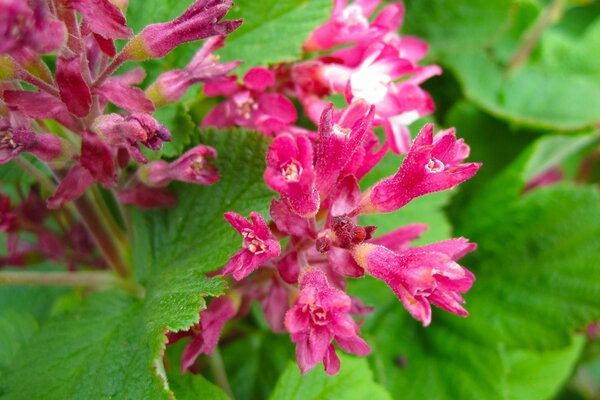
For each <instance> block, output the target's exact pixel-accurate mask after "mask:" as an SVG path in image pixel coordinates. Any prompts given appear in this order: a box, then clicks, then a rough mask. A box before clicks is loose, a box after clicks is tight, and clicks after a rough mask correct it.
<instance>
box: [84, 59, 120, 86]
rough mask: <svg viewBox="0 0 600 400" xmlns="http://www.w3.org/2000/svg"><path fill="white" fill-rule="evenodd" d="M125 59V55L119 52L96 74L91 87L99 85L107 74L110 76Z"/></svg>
mask: <svg viewBox="0 0 600 400" xmlns="http://www.w3.org/2000/svg"><path fill="white" fill-rule="evenodd" d="M125 61H126V59H125V55H124V54H123V53H122V52H121V53H119V54H117V55H116V56H115V58H113V59H112V61H111V62H110V63H109V64H108V66H107V67H106V68H104V71H102V72H101V73H100V75H98V77H97V78H96V80H95V81H94V83H93V84H92V87H98V86H100V85H101V84H102V83H103V82H104V81H105V80H106V79H107V78H108V77H109V76H111V75H112V74H113V73H114V72H115V71H116V70H117V69H118V68H119V67H120V66H121V64H123V63H124V62H125Z"/></svg>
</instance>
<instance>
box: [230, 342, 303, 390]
mask: <svg viewBox="0 0 600 400" xmlns="http://www.w3.org/2000/svg"><path fill="white" fill-rule="evenodd" d="M221 354H222V355H223V361H224V363H225V367H226V371H227V376H228V378H229V383H230V385H231V389H232V390H233V394H234V396H235V398H236V399H237V400H253V399H266V398H267V397H268V396H269V394H270V393H271V392H272V391H273V387H274V386H275V383H276V382H277V379H278V378H279V374H280V373H281V371H283V370H284V369H285V367H286V365H287V362H288V360H290V359H291V358H292V357H293V354H294V353H293V347H292V344H291V342H290V339H289V336H288V335H276V334H274V333H272V332H270V331H261V332H254V333H250V334H247V335H245V336H244V337H243V338H241V339H239V340H236V341H234V342H232V343H230V344H227V345H224V346H223V347H222V348H221Z"/></svg>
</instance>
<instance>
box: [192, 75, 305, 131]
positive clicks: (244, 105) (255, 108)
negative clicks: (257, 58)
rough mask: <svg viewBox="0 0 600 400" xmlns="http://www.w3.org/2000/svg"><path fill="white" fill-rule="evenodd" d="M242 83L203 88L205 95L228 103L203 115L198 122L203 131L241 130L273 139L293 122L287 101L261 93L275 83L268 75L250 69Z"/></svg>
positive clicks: (272, 76)
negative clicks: (216, 129)
mask: <svg viewBox="0 0 600 400" xmlns="http://www.w3.org/2000/svg"><path fill="white" fill-rule="evenodd" d="M243 83H244V84H243V85H237V84H236V83H235V79H234V78H232V80H222V81H219V82H217V83H207V84H206V85H205V86H204V92H205V93H206V94H207V95H209V96H215V95H223V96H226V97H228V99H227V100H226V101H225V102H224V103H222V104H219V105H218V106H217V107H215V108H214V109H213V110H211V111H210V112H209V113H208V114H207V115H206V117H205V118H204V120H203V121H202V127H203V128H206V127H210V126H214V127H217V128H228V127H233V126H241V127H245V128H253V129H256V130H258V131H259V132H262V133H264V134H265V135H275V134H277V133H279V132H282V131H284V130H285V129H286V128H288V127H289V126H290V125H291V124H293V123H294V122H295V121H296V119H297V118H298V115H297V113H296V108H295V107H294V105H293V104H292V102H291V101H290V100H289V99H288V98H287V97H285V96H283V95H281V94H279V93H268V92H265V90H266V89H267V88H269V87H270V86H272V85H273V84H274V83H275V76H274V75H273V73H272V72H271V71H269V70H268V69H266V68H262V67H254V68H251V69H250V70H249V71H248V72H247V73H246V75H244V79H243Z"/></svg>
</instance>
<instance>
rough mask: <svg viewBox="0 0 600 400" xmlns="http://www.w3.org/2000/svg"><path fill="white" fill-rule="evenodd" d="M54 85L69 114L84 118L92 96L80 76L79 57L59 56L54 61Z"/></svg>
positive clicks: (88, 109)
mask: <svg viewBox="0 0 600 400" xmlns="http://www.w3.org/2000/svg"><path fill="white" fill-rule="evenodd" d="M56 83H57V85H58V90H59V92H60V99H61V100H62V101H63V103H65V105H66V106H67V108H68V109H69V111H70V112H72V113H73V114H75V115H76V116H78V117H81V118H83V117H85V116H86V115H88V113H89V112H90V107H91V106H92V94H91V92H90V89H89V87H88V85H87V83H86V82H85V81H84V80H83V77H82V76H81V58H80V57H79V55H72V56H66V55H64V54H63V55H61V56H60V57H58V59H57V60H56Z"/></svg>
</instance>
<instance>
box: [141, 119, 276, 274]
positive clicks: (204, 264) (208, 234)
mask: <svg viewBox="0 0 600 400" xmlns="http://www.w3.org/2000/svg"><path fill="white" fill-rule="evenodd" d="M195 140H198V141H199V142H200V143H203V144H205V145H208V146H212V147H214V148H215V149H216V150H217V152H218V156H217V159H216V160H215V162H216V164H217V166H218V167H219V173H220V175H221V179H220V181H219V182H218V183H216V184H215V185H212V186H200V185H189V184H174V185H172V186H171V188H172V189H174V191H175V192H176V194H177V197H178V203H177V206H175V207H173V208H170V209H163V210H156V211H146V212H139V211H137V212H135V214H134V225H135V226H134V232H135V237H136V241H137V243H136V246H135V248H134V260H135V263H134V265H136V272H137V274H138V276H139V277H140V279H141V280H144V279H146V278H147V276H148V275H149V274H153V273H155V272H156V270H157V269H161V268H167V267H173V266H177V267H186V268H187V267H190V268H192V267H193V268H197V269H198V270H201V271H204V272H210V271H214V270H216V269H218V268H220V267H221V266H223V265H224V264H225V262H226V261H227V260H228V259H229V257H231V256H232V255H233V254H234V253H235V252H236V251H237V250H239V248H240V243H241V242H240V240H241V239H240V238H239V235H238V234H237V232H236V231H235V230H234V229H233V228H231V226H230V225H229V224H228V223H227V222H226V221H225V219H224V218H223V214H224V213H225V212H227V211H235V212H237V213H240V214H243V215H245V216H247V215H248V214H249V213H250V211H257V212H261V213H263V215H267V210H268V207H269V204H270V200H271V197H272V192H270V191H269V190H268V189H267V188H266V186H265V185H264V183H263V178H262V175H263V172H264V168H265V154H266V148H267V141H266V139H265V138H264V137H263V136H261V135H259V134H256V133H251V132H244V131H240V130H223V131H202V132H200V134H199V138H198V139H195Z"/></svg>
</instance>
